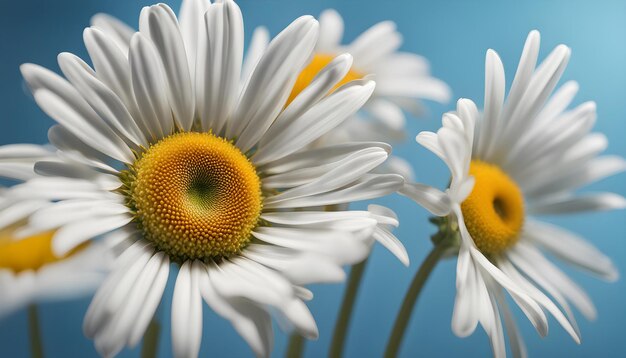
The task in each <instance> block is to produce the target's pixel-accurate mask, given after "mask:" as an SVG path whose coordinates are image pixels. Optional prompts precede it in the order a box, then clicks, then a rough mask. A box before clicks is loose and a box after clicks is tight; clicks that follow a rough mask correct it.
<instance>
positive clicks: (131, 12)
mask: <svg viewBox="0 0 626 358" xmlns="http://www.w3.org/2000/svg"><path fill="white" fill-rule="evenodd" d="M239 3H240V6H241V8H242V11H243V14H244V21H245V24H246V39H248V38H249V35H250V33H251V30H252V29H253V28H254V27H256V26H258V25H266V26H268V27H269V29H270V30H271V32H272V34H273V35H275V34H276V33H277V32H278V31H280V30H281V29H282V28H283V27H285V26H286V25H287V24H288V23H289V22H290V21H291V20H292V19H294V18H295V17H297V16H299V15H302V14H312V15H318V14H319V13H320V12H321V11H322V10H323V9H325V8H328V7H333V8H336V9H337V10H339V11H340V13H341V14H343V16H344V19H345V22H346V26H345V27H346V32H345V38H346V39H347V40H352V39H353V38H354V37H355V36H356V35H357V34H359V33H360V32H362V31H363V30H365V29H367V28H368V27H369V26H371V25H373V24H374V23H376V22H378V21H381V20H387V19H391V20H394V21H396V22H397V24H398V28H399V30H400V31H401V32H402V33H403V34H404V37H405V42H404V45H403V50H406V51H413V52H416V53H419V54H422V55H424V56H426V57H427V58H428V59H429V60H430V61H431V63H432V71H433V73H434V75H435V76H437V77H439V78H441V79H443V80H444V81H446V82H447V83H448V84H449V85H450V86H451V88H452V89H453V93H454V94H453V97H454V98H455V100H456V98H459V97H468V98H472V99H474V100H475V101H476V102H477V103H478V104H479V105H480V104H481V103H482V99H483V82H484V54H485V51H486V50H487V49H488V48H493V49H495V50H496V51H497V52H498V53H499V54H500V56H501V57H502V60H503V62H504V66H505V69H506V74H507V84H508V85H510V82H511V79H512V76H513V74H514V72H515V68H516V66H517V61H518V59H519V55H520V53H521V50H522V46H523V43H524V40H525V37H526V35H527V33H528V32H529V31H530V30H532V29H535V28H536V29H539V30H540V31H541V34H542V48H541V53H540V54H541V57H544V56H545V55H546V54H547V53H548V52H549V51H550V50H551V49H552V48H553V47H554V46H556V45H557V44H559V43H565V44H567V45H569V46H570V47H571V48H572V58H571V61H570V64H569V67H568V69H567V71H566V72H565V76H564V79H565V80H567V79H576V80H577V81H578V82H579V83H580V88H581V89H580V92H579V95H578V96H577V98H576V102H577V103H580V102H583V101H586V100H595V101H596V102H597V104H598V118H599V119H598V123H597V124H596V130H597V131H601V132H604V133H605V134H606V135H607V136H608V138H609V141H610V147H609V149H608V152H609V153H612V154H621V155H625V154H626V142H625V141H624V140H623V137H624V134H625V133H626V3H625V2H623V1H603V2H599V1H565V0H563V1H539V0H536V1H525V2H512V1H409V0H406V1H375V0H358V1H357V0H354V1H338V0H336V1H315V2H313V1H294V0H242V1H240V2H239ZM148 4H150V1H121V0H120V1H105V0H63V1H61V0H59V1H49V0H20V1H8V0H2V1H0V79H1V80H0V108H2V110H1V111H0V121H1V124H2V126H1V127H0V128H1V130H0V144H7V143H14V142H35V143H44V142H45V141H46V131H47V128H48V126H49V125H50V124H51V123H52V121H51V120H50V119H49V118H47V117H46V116H45V115H44V114H43V113H42V112H41V111H40V110H39V109H38V108H37V106H36V105H35V103H34V102H33V101H32V99H31V98H30V97H29V95H27V94H26V93H25V91H24V90H23V83H22V79H21V76H20V74H19V71H18V66H19V64H21V63H23V62H34V63H38V64H41V65H44V66H46V67H49V68H53V69H55V70H56V69H57V65H56V54H57V53H59V52H61V51H70V52H74V53H76V54H78V55H80V56H81V57H85V56H86V51H85V49H84V46H83V44H82V30H83V28H84V27H85V26H87V25H88V21H89V18H90V16H91V15H93V14H95V13H97V12H107V13H110V14H113V15H115V16H117V17H119V18H121V19H123V20H124V21H126V22H127V23H130V24H133V26H136V24H137V17H138V14H139V11H140V9H141V7H142V6H144V5H148ZM170 6H172V8H174V9H175V10H177V9H178V7H179V1H172V2H170ZM455 100H453V101H452V102H451V103H448V104H446V105H437V104H429V110H430V112H429V113H428V114H427V115H426V116H425V117H424V118H421V119H411V120H410V123H409V126H408V130H409V133H408V138H413V137H414V135H415V134H417V133H418V132H419V131H421V130H425V129H428V130H434V129H436V128H437V127H438V126H439V120H440V117H441V114H442V113H443V112H444V111H446V110H449V109H451V108H453V104H454V101H455ZM394 150H395V153H396V154H399V155H401V156H404V157H405V158H408V159H409V160H410V161H411V163H412V164H413V165H414V167H415V169H416V172H417V174H418V179H419V180H420V181H424V182H427V183H434V184H436V183H440V184H443V183H447V180H448V172H447V170H446V169H445V168H444V167H443V165H441V163H440V162H439V161H438V160H436V159H435V157H434V156H432V155H431V154H430V153H428V152H426V150H424V149H422V148H420V147H418V145H417V144H415V143H414V142H413V141H412V140H409V141H408V142H407V143H405V144H403V145H399V146H396V147H395V149H394ZM590 189H598V190H612V191H616V192H618V193H620V194H622V195H624V194H626V185H625V184H624V176H623V175H619V176H616V177H613V178H609V179H606V180H604V181H602V182H600V183H598V184H595V185H593V186H592V187H591V188H590ZM381 202H383V203H385V204H387V205H390V206H392V207H394V208H395V209H396V211H397V212H398V214H399V216H400V219H401V227H400V229H399V230H398V231H397V234H398V236H399V238H400V239H401V240H402V241H403V242H404V243H405V245H406V247H407V249H408V251H409V254H410V257H411V266H410V267H409V268H408V269H406V268H404V267H403V266H402V265H401V264H400V263H399V262H398V261H397V260H395V259H394V258H393V257H392V255H391V254H389V253H388V252H386V251H385V250H383V249H382V248H380V247H377V248H376V250H375V251H374V254H373V257H372V259H371V261H370V264H369V266H368V268H367V271H366V274H365V281H364V283H363V285H362V287H361V294H360V296H359V298H358V303H357V306H356V309H355V315H354V319H353V325H352V330H351V331H350V334H349V337H348V341H347V349H346V355H347V356H350V357H377V356H380V355H381V354H382V352H383V349H384V346H385V343H386V340H387V336H388V334H389V331H390V328H391V325H392V322H393V319H394V316H395V314H396V312H397V309H398V307H399V305H400V302H401V300H402V297H403V295H404V292H405V290H406V288H407V286H408V284H409V281H410V279H411V278H412V275H413V273H414V272H415V270H416V269H417V267H418V266H419V264H420V262H421V261H422V259H423V258H424V256H425V255H426V253H427V251H428V250H429V249H430V246H431V244H430V242H429V240H428V237H429V235H430V234H431V233H432V227H431V226H430V225H429V224H428V222H427V214H426V212H425V211H424V210H423V209H421V208H419V207H417V205H415V204H413V203H412V202H410V201H409V200H407V199H405V198H402V197H397V196H394V197H390V198H386V199H384V200H382V201H381ZM625 219H626V216H625V214H624V212H623V211H619V212H613V213H601V214H593V215H584V216H575V217H568V218H565V219H564V218H554V219H552V220H553V221H555V222H557V223H559V224H563V225H565V226H566V227H568V228H570V229H572V230H575V231H577V232H579V233H581V234H582V235H584V236H586V237H587V238H588V239H589V240H591V241H592V242H594V243H595V244H596V245H597V246H598V247H599V248H600V249H601V250H602V251H604V252H605V253H608V254H609V255H610V256H611V257H612V258H613V259H614V261H615V262H616V264H617V266H618V268H619V269H620V271H621V272H625V271H626V240H625V239H626V238H625V237H624V236H625V235H624V233H625V232H626V230H625V229H626V220H625ZM454 268H455V264H454V261H453V260H449V261H445V262H443V263H441V264H440V265H439V266H438V267H437V268H436V270H435V272H434V274H433V275H432V277H431V279H430V281H429V282H428V284H427V286H426V288H425V291H424V294H423V296H422V297H421V300H420V302H419V304H418V307H417V308H416V310H415V314H414V316H413V319H412V321H411V324H410V327H409V332H408V334H407V337H406V340H405V343H404V345H403V347H402V351H401V354H402V356H418V355H419V356H425V357H451V356H476V357H484V356H489V355H490V354H491V353H490V348H489V345H488V340H487V338H486V336H485V334H484V333H483V332H482V331H480V330H479V331H477V332H475V333H474V335H472V336H471V337H469V338H466V339H459V338H457V337H455V336H454V335H453V334H452V332H451V330H450V318H451V314H452V304H453V299H454ZM566 272H568V273H570V274H571V275H572V277H573V278H574V279H575V280H576V281H577V282H579V283H580V284H581V285H582V286H583V287H584V288H585V289H587V290H588V292H589V293H590V295H591V297H592V298H593V300H594V302H595V304H596V306H597V308H598V316H599V318H598V319H597V320H596V321H595V322H587V321H586V320H585V319H584V318H583V317H582V316H580V315H578V318H579V324H580V328H581V331H582V337H583V338H582V341H583V344H582V345H580V346H578V345H576V344H575V343H574V342H573V341H572V340H571V339H570V338H569V336H568V335H567V334H566V333H565V332H564V331H563V329H561V328H560V327H559V326H558V325H557V324H556V322H555V321H554V320H553V319H551V320H550V328H551V330H550V334H549V336H548V337H547V338H544V339H541V338H539V337H538V335H537V334H536V333H535V332H534V330H533V328H532V326H531V325H530V324H529V323H528V322H527V320H525V319H523V318H522V317H521V315H520V313H519V312H517V315H518V317H519V318H520V319H519V320H518V322H519V323H520V326H521V328H522V331H523V335H524V337H525V340H526V342H527V345H528V347H529V353H530V355H531V356H535V357H555V356H564V357H587V356H602V357H623V356H626V345H624V344H623V335H624V333H623V332H624V331H623V323H624V322H626V309H625V308H624V305H625V302H624V298H625V297H626V281H625V280H620V281H618V282H617V283H614V284H607V283H604V282H601V281H599V280H596V279H594V278H592V277H590V276H587V275H585V274H583V273H580V272H578V271H575V270H571V269H567V270H566ZM171 284H172V282H170V286H169V287H168V291H167V292H166V295H165V298H164V304H163V306H162V307H161V309H162V310H161V317H163V321H164V327H165V328H164V334H163V336H162V341H161V345H160V352H161V356H169V355H171V353H170V352H171V347H170V339H169V327H168V325H169V317H168V316H169V305H170V302H171V288H172V285H171ZM313 290H314V292H315V295H316V296H315V299H314V300H313V301H312V302H311V303H310V308H311V310H312V311H313V314H314V315H315V317H316V318H317V322H318V325H319V329H320V339H319V340H318V341H316V342H312V343H309V344H307V347H306V349H307V350H306V355H307V356H309V357H318V356H325V355H326V352H327V349H328V346H329V342H330V336H331V334H332V328H333V325H334V318H335V316H336V313H337V309H338V306H339V301H340V298H341V296H342V293H343V285H330V286H319V287H317V286H316V287H313ZM88 302H89V300H88V299H83V300H78V301H74V302H68V303H49V304H44V305H42V317H41V318H42V321H43V334H44V344H45V349H46V353H47V354H48V356H50V357H89V356H95V355H96V353H95V351H94V349H93V348H92V343H91V342H90V341H89V340H87V339H85V338H84V337H83V336H82V333H81V328H80V327H81V323H82V316H83V314H84V312H85V310H86V307H87V305H88ZM26 320H27V318H26V314H25V312H18V313H15V314H13V315H11V316H9V317H7V318H6V319H4V320H2V321H0V357H23V356H28V352H29V351H28V336H27V325H26ZM204 327H205V328H204V337H203V344H202V352H201V356H214V357H245V356H250V355H251V351H250V350H249V348H248V347H247V345H246V344H245V343H244V342H243V340H241V339H240V338H239V337H238V336H237V334H236V333H235V332H234V330H233V329H232V328H231V327H230V325H229V324H228V323H227V322H226V321H223V320H221V319H220V318H218V317H217V316H216V315H215V314H214V313H212V312H209V310H208V309H205V324H204ZM286 342H287V338H286V336H285V335H284V334H283V333H281V332H279V331H278V330H277V334H276V344H275V350H274V356H276V357H278V356H283V355H284V350H285V346H286ZM138 353H139V350H138V349H135V350H132V351H124V352H123V353H122V356H124V357H127V356H128V357H130V356H137V355H138Z"/></svg>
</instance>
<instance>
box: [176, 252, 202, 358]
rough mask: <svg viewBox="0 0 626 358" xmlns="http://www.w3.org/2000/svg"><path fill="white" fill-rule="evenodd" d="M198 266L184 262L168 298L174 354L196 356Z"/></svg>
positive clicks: (199, 329)
mask: <svg viewBox="0 0 626 358" xmlns="http://www.w3.org/2000/svg"><path fill="white" fill-rule="evenodd" d="M202 266H203V264H200V263H195V262H193V263H192V262H189V261H187V262H185V263H184V264H183V265H182V266H181V268H180V271H179V272H178V276H177V278H176V286H175V287H174V298H173V300H172V349H173V351H174V356H176V357H181V358H186V357H191V358H192V357H197V356H198V353H199V352H200V338H201V337H202V299H201V297H200V290H199V287H198V286H199V282H198V280H199V275H200V274H201V270H203V267H202ZM205 272H206V270H205Z"/></svg>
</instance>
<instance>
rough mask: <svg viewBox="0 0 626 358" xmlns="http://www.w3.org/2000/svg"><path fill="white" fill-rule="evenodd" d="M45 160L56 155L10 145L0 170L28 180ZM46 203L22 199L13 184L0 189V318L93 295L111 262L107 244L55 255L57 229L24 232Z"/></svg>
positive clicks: (3, 153)
mask: <svg viewBox="0 0 626 358" xmlns="http://www.w3.org/2000/svg"><path fill="white" fill-rule="evenodd" d="M43 159H49V160H53V159H54V153H53V152H52V151H50V150H49V149H48V148H45V147H41V146H36V145H20V144H18V145H7V146H4V147H1V148H0V171H1V172H2V174H3V175H4V176H6V177H7V178H10V179H19V180H29V179H32V178H34V177H35V173H34V171H33V165H34V163H35V162H36V161H38V160H43ZM47 205H49V202H48V201H46V200H36V199H35V200H25V201H18V200H16V199H15V198H14V195H13V189H12V188H2V189H1V191H0V318H1V317H3V316H5V315H8V314H10V313H11V312H14V311H17V310H19V309H22V308H24V307H26V306H28V305H31V304H36V303H39V302H42V301H51V300H67V299H72V298H77V297H81V296H85V295H88V294H91V293H93V292H94V291H95V290H96V288H97V286H98V285H99V284H100V283H101V282H102V280H103V279H104V277H105V276H106V272H107V270H108V269H109V268H110V265H111V263H112V262H113V254H112V252H111V250H109V249H108V248H109V246H110V245H108V244H107V245H104V244H103V243H94V244H91V245H81V246H79V247H77V248H75V249H74V250H72V251H70V252H68V253H66V254H64V255H57V254H55V253H54V252H53V250H52V237H53V235H54V231H46V232H41V233H38V234H35V235H26V236H25V237H24V235H20V232H19V231H20V227H21V225H22V224H23V223H24V220H25V219H26V218H27V217H28V216H29V215H30V214H32V213H34V212H35V211H37V210H39V209H42V208H44V207H45V206H47ZM109 244H110V243H109Z"/></svg>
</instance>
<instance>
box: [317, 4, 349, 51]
mask: <svg viewBox="0 0 626 358" xmlns="http://www.w3.org/2000/svg"><path fill="white" fill-rule="evenodd" d="M319 21H320V38H319V40H318V41H317V48H318V49H320V51H324V50H325V49H333V48H336V47H338V46H339V44H340V42H341V38H342V37H343V19H342V18H341V15H339V13H338V12H337V11H335V10H333V9H328V10H324V11H322V13H321V14H320V17H319Z"/></svg>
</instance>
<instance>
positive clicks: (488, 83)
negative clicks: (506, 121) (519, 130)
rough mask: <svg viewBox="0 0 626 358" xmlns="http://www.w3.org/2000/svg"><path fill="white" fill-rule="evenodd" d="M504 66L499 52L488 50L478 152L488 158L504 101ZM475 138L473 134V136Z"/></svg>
mask: <svg viewBox="0 0 626 358" xmlns="http://www.w3.org/2000/svg"><path fill="white" fill-rule="evenodd" d="M504 82H505V80H504V66H503V65H502V61H501V60H500V57H499V56H498V54H497V53H496V52H495V51H493V50H488V51H487V58H486V59H485V110H484V114H483V123H482V124H481V132H480V140H479V141H478V143H477V144H478V147H477V148H476V154H477V155H480V156H481V157H483V158H488V157H489V155H490V152H491V150H492V145H493V140H494V139H495V133H497V130H498V129H497V126H498V125H499V124H500V123H499V121H498V119H499V118H500V112H501V111H502V107H503V103H504V84H505V83H504ZM472 138H473V136H472Z"/></svg>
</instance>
